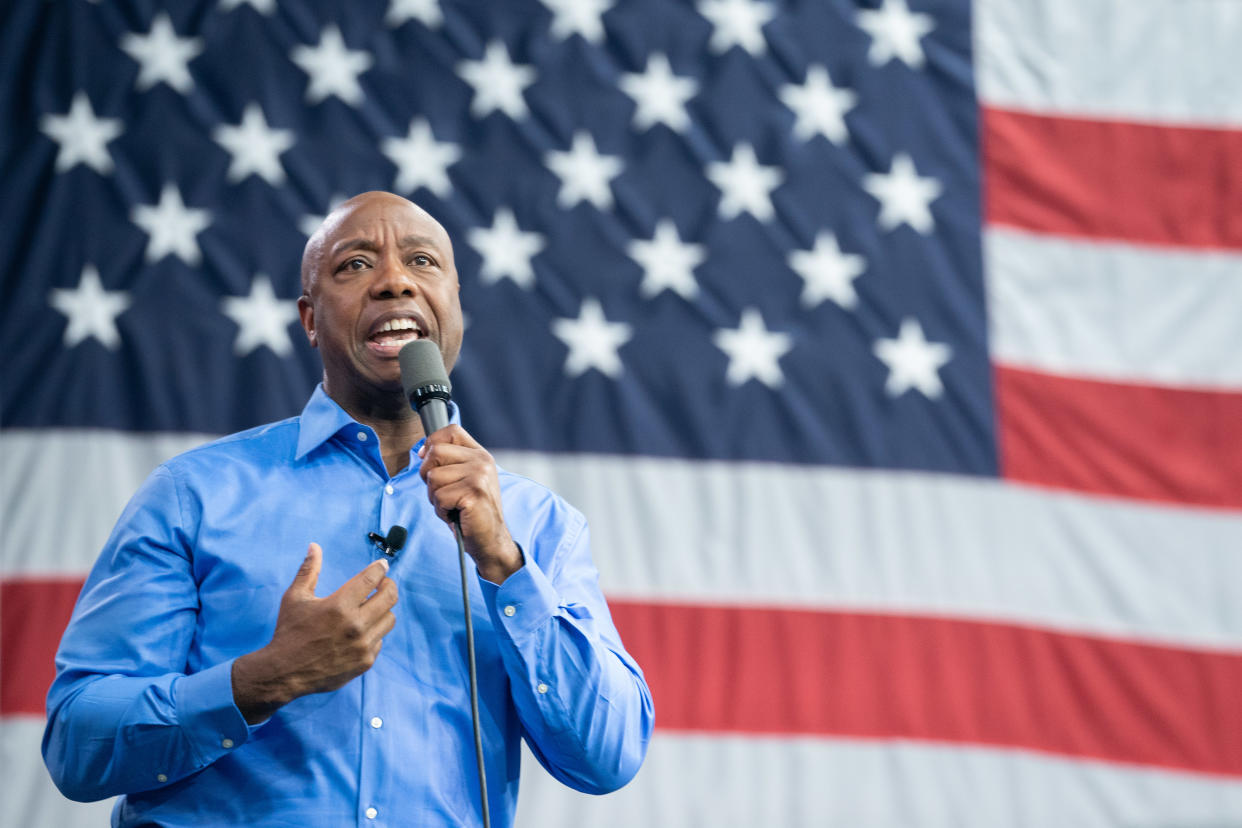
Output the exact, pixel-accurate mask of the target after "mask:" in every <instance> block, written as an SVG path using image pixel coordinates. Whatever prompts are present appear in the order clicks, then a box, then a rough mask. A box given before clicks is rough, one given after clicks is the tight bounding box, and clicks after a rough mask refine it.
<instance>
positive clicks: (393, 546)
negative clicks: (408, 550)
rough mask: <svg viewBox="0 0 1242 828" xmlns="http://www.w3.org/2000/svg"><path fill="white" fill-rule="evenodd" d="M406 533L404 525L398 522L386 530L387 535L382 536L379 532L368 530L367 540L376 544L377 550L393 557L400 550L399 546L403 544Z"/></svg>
mask: <svg viewBox="0 0 1242 828" xmlns="http://www.w3.org/2000/svg"><path fill="white" fill-rule="evenodd" d="M408 534H409V533H408V532H407V531H406V529H405V527H404V526H402V525H401V524H399V523H398V524H394V525H393V527H392V528H391V529H389V530H388V537H384V536H383V535H381V534H380V533H379V532H368V533H367V540H369V541H371V543H373V544H375V545H376V546H378V547H379V550H380V551H381V552H383V553H384V554H385V555H387V556H388V557H390V558H395V557H397V553H398V552H400V551H401V547H403V546H405V539H406V536H407V535H408Z"/></svg>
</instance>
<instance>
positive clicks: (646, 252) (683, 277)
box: [627, 219, 707, 299]
mask: <svg viewBox="0 0 1242 828" xmlns="http://www.w3.org/2000/svg"><path fill="white" fill-rule="evenodd" d="M627 252H628V253H629V254H630V258H631V259H633V260H634V261H636V262H638V264H639V266H640V267H642V269H643V281H642V284H641V285H639V288H638V289H639V292H641V293H642V295H643V296H645V297H647V298H651V297H653V296H655V295H657V294H658V293H660V291H662V290H664V289H665V288H668V289H669V290H671V291H673V292H674V293H676V294H677V295H678V296H680V297H682V298H683V299H693V298H694V297H695V295H696V294H697V293H698V292H699V284H698V282H696V281H695V279H694V269H695V268H696V267H698V266H699V265H701V264H702V263H703V261H704V259H706V258H707V248H705V247H704V246H703V245H701V244H686V243H685V242H683V241H682V240H681V237H680V236H679V235H678V234H677V225H675V224H673V220H672V219H660V221H659V222H658V223H657V224H656V227H655V235H654V236H653V237H652V239H651V241H642V240H639V239H636V240H634V241H632V242H630V247H629V250H628V251H627Z"/></svg>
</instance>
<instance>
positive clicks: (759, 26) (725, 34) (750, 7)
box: [699, 0, 776, 55]
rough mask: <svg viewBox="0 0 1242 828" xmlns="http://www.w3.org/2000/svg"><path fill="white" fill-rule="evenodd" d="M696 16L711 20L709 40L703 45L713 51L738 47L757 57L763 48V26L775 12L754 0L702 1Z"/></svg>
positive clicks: (766, 5) (764, 46)
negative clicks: (711, 28)
mask: <svg viewBox="0 0 1242 828" xmlns="http://www.w3.org/2000/svg"><path fill="white" fill-rule="evenodd" d="M699 14H701V15H703V16H704V17H706V18H707V19H708V20H710V21H711V24H712V27H713V31H712V39H711V40H710V41H709V42H708V44H707V46H708V48H709V49H711V50H712V51H713V52H717V53H724V52H727V51H729V50H730V49H732V48H733V47H734V46H741V47H742V48H743V49H745V50H746V51H747V52H749V53H750V54H752V55H761V54H763V53H764V50H765V49H766V48H767V43H766V42H765V41H764V39H763V27H764V25H765V24H767V22H768V21H769V20H771V19H772V16H773V15H774V14H776V10H775V9H773V8H772V7H771V6H769V5H768V4H767V3H759V2H756V0H702V2H700V3H699Z"/></svg>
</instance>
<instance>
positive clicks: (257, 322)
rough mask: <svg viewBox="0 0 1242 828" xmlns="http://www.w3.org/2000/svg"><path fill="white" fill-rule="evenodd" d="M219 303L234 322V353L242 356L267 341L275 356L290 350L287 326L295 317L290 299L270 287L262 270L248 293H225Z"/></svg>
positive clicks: (284, 354) (269, 281)
mask: <svg viewBox="0 0 1242 828" xmlns="http://www.w3.org/2000/svg"><path fill="white" fill-rule="evenodd" d="M220 304H221V306H222V309H223V310H224V313H225V315H226V316H228V318H229V319H232V320H233V321H234V322H235V323H237V340H236V341H235V342H234V343H233V353H235V354H237V355H238V356H245V355H246V354H248V353H250V352H251V351H253V350H255V349H257V348H260V347H262V346H263V345H266V346H267V347H268V348H269V349H270V350H271V352H272V353H274V354H275V355H276V356H288V355H289V354H290V353H292V352H293V341H292V340H291V339H289V326H290V325H291V324H293V322H294V321H295V320H296V319H297V318H298V311H297V307H296V306H295V305H294V303H293V300H292V299H280V298H278V297H277V296H276V292H275V291H274V290H272V282H271V280H270V279H268V278H267V277H266V276H264V275H263V274H262V273H259V274H257V275H256V276H255V277H254V281H252V282H251V283H250V295H249V296H225V297H224V299H222V300H221V303H220Z"/></svg>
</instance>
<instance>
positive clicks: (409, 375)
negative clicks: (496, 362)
mask: <svg viewBox="0 0 1242 828" xmlns="http://www.w3.org/2000/svg"><path fill="white" fill-rule="evenodd" d="M397 361H398V362H399V363H400V364H401V387H402V388H403V389H404V390H405V396H406V399H408V400H409V401H410V406H411V407H413V408H414V409H416V410H417V411H418V418H419V419H420V420H422V421H423V431H424V432H425V433H427V434H428V435H430V434H431V432H433V431H438V430H439V429H442V428H444V427H445V426H446V425H448V424H449V415H448V403H449V400H450V399H451V393H450V392H452V390H453V385H452V383H450V382H449V378H448V372H447V371H445V370H444V359H443V358H442V357H441V356H440V349H439V348H437V347H436V343H434V342H432V341H431V340H430V339H416V340H414V341H413V342H409V343H407V344H406V345H404V346H403V347H402V348H401V351H400V352H399V353H398V354H397Z"/></svg>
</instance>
